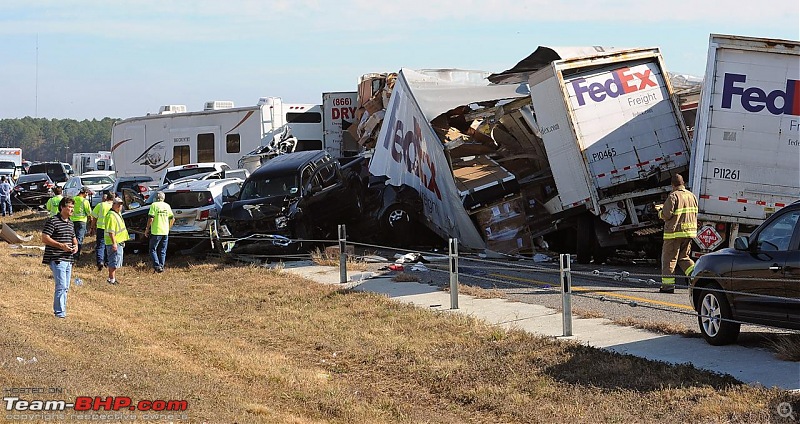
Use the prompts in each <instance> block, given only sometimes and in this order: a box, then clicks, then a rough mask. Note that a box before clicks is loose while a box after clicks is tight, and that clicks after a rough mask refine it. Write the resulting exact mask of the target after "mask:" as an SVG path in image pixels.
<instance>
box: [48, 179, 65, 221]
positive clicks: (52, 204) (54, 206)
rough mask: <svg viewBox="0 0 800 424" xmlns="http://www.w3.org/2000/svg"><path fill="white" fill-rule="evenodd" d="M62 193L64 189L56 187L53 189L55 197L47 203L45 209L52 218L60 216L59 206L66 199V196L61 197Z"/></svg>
mask: <svg viewBox="0 0 800 424" xmlns="http://www.w3.org/2000/svg"><path fill="white" fill-rule="evenodd" d="M62 192H63V189H62V188H61V187H59V186H55V187H54V188H53V197H51V198H49V199H48V200H47V203H45V205H44V207H45V209H47V211H48V212H49V213H50V216H56V215H58V205H59V204H60V203H61V199H63V198H64V196H62V195H61V193H62Z"/></svg>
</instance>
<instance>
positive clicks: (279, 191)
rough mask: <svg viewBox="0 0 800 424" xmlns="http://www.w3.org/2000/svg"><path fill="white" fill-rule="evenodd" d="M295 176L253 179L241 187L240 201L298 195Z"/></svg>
mask: <svg viewBox="0 0 800 424" xmlns="http://www.w3.org/2000/svg"><path fill="white" fill-rule="evenodd" d="M298 186H299V184H298V181H297V176H296V175H294V174H291V175H284V176H278V177H273V178H269V179H260V178H254V179H251V180H250V181H247V182H246V183H245V184H244V187H242V197H241V199H240V200H250V199H261V198H264V197H284V196H290V197H295V196H297V194H298V193H299V191H300V190H299V189H298V188H297V187H298Z"/></svg>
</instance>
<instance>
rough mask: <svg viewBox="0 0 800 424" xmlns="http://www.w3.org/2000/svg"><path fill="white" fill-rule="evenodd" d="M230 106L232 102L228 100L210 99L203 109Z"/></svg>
mask: <svg viewBox="0 0 800 424" xmlns="http://www.w3.org/2000/svg"><path fill="white" fill-rule="evenodd" d="M232 107H233V102H232V101H230V100H212V101H210V102H206V105H205V107H204V108H203V110H220V109H231V108H232Z"/></svg>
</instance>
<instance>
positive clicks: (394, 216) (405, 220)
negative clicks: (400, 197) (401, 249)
mask: <svg viewBox="0 0 800 424" xmlns="http://www.w3.org/2000/svg"><path fill="white" fill-rule="evenodd" d="M383 224H384V227H385V228H386V230H387V232H388V233H389V234H388V235H389V238H390V239H391V240H394V241H395V242H396V243H397V244H398V245H399V246H407V245H408V244H410V242H411V231H412V229H411V214H410V213H409V212H408V210H407V209H406V208H405V207H404V206H402V205H393V206H392V207H390V208H389V209H387V211H386V213H385V214H384V215H383Z"/></svg>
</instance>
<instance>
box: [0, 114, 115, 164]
mask: <svg viewBox="0 0 800 424" xmlns="http://www.w3.org/2000/svg"><path fill="white" fill-rule="evenodd" d="M118 120H119V119H118V118H103V119H101V120H97V119H92V120H91V121H90V120H88V119H85V120H83V121H76V120H74V119H47V118H31V117H29V116H26V117H25V118H20V119H0V146H2V147H19V148H22V158H23V159H25V160H30V161H60V162H72V154H73V153H79V152H97V151H101V150H111V126H112V125H113V124H114V122H116V121H118Z"/></svg>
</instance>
